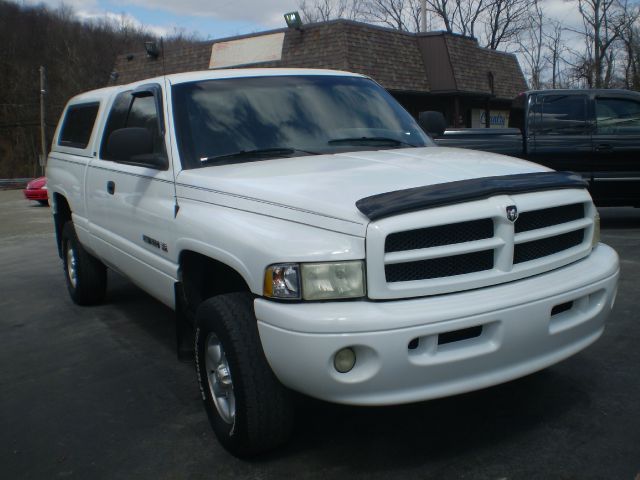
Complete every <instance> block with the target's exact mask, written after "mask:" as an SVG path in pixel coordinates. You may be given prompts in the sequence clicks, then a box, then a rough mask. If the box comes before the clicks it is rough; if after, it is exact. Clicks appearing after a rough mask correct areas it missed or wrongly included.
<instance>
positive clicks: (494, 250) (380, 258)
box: [367, 192, 594, 299]
mask: <svg viewBox="0 0 640 480" xmlns="http://www.w3.org/2000/svg"><path fill="white" fill-rule="evenodd" d="M531 195H536V193H533V194H528V195H527V197H526V198H523V199H522V200H521V201H520V199H519V198H518V197H514V198H513V200H512V201H513V204H515V205H517V206H518V208H519V209H520V210H521V211H520V216H519V218H518V219H517V220H516V221H515V222H511V221H509V219H508V218H507V214H506V211H505V206H506V205H508V204H507V203H505V200H504V198H502V197H496V198H491V199H487V200H483V201H482V202H480V201H479V202H470V203H469V204H467V205H465V206H464V207H461V205H452V206H445V207H439V208H437V209H434V211H433V213H431V212H429V211H425V212H413V213H411V214H406V215H404V214H403V215H398V216H396V217H389V218H385V219H382V220H378V221H376V222H374V223H375V225H373V226H372V228H370V229H369V231H368V233H367V271H368V281H369V285H368V292H369V296H370V297H371V298H373V299H392V298H411V297H419V296H424V295H437V294H442V293H449V292H456V291H464V290H468V289H475V288H481V287H485V286H489V285H495V284H499V283H503V282H509V281H514V280H519V279H522V278H526V277H527V276H529V275H534V274H537V273H541V272H545V271H548V270H552V269H556V268H559V267H561V266H563V265H567V264H569V263H571V262H573V261H576V260H578V259H580V258H582V257H584V256H586V255H588V253H589V251H590V244H591V242H590V239H591V233H592V231H593V227H592V225H593V221H592V219H593V214H594V212H593V207H592V206H591V204H590V202H589V199H588V197H587V196H586V194H584V195H581V194H575V192H573V193H571V194H569V193H567V195H566V197H569V198H571V199H570V200H569V201H568V202H565V204H564V205H562V202H556V203H551V201H550V199H549V198H548V194H547V193H540V194H539V198H540V203H539V204H538V205H540V207H541V208H539V209H538V210H532V208H535V207H532V206H533V205H536V204H537V202H538V200H537V199H536V198H533V197H532V196H531ZM566 197H565V198H566ZM556 198H562V195H561V194H558V195H557V196H556ZM578 199H579V200H580V201H579V200H578ZM545 202H546V203H545ZM519 203H520V204H519ZM488 214H489V215H491V217H489V218H487V215H488ZM459 216H461V217H459Z"/></svg>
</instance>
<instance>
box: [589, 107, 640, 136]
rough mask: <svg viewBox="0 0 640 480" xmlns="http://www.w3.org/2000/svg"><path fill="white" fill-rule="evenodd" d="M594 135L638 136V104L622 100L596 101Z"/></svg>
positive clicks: (639, 126) (639, 112) (639, 122)
mask: <svg viewBox="0 0 640 480" xmlns="http://www.w3.org/2000/svg"><path fill="white" fill-rule="evenodd" d="M596 133H597V134H600V135H638V134H640V102H636V101H634V100H629V99H624V98H597V99H596Z"/></svg>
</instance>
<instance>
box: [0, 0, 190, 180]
mask: <svg viewBox="0 0 640 480" xmlns="http://www.w3.org/2000/svg"><path fill="white" fill-rule="evenodd" d="M146 40H157V39H156V38H155V37H154V36H153V35H151V34H150V33H149V32H148V31H146V30H145V29H144V28H141V27H137V26H134V25H132V24H131V22H130V21H127V20H126V18H125V17H124V16H123V17H122V19H121V21H120V22H114V21H113V20H109V19H107V18H105V19H103V20H99V21H95V20H94V21H91V22H83V21H79V20H78V19H77V17H76V15H75V14H74V12H73V10H72V9H70V8H69V7H65V6H61V7H60V8H58V9H56V10H51V9H48V8H46V7H44V6H36V7H28V6H24V5H18V4H15V3H13V2H7V1H2V0H0V178H19V177H33V176H38V175H39V174H40V168H39V166H38V154H39V152H40V74H39V69H40V66H44V67H45V71H46V96H45V99H46V114H45V118H46V126H47V142H50V141H51V137H52V135H53V131H54V129H55V126H56V124H57V122H58V118H59V117H60V114H61V112H62V109H63V107H64V105H65V103H66V102H67V100H68V99H69V98H70V97H72V96H73V95H76V94H78V93H80V92H83V91H86V90H91V89H94V88H100V87H104V86H105V85H106V84H107V82H108V80H109V75H110V73H111V71H112V69H113V64H114V61H115V58H116V56H117V55H118V54H121V53H124V52H129V51H140V50H143V49H144V42H145V41H146ZM167 41H168V42H169V43H171V42H173V43H184V42H189V41H191V39H187V38H185V36H184V35H180V34H179V35H177V36H176V37H175V38H170V39H168V40H167Z"/></svg>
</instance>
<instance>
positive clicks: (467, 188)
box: [356, 172, 588, 220]
mask: <svg viewBox="0 0 640 480" xmlns="http://www.w3.org/2000/svg"><path fill="white" fill-rule="evenodd" d="M587 186H588V183H587V181H586V180H584V179H583V178H582V177H581V176H580V175H578V174H576V173H571V172H535V173H522V174H518V175H504V176H499V177H484V178H474V179H471V180H459V181H457V182H449V183H439V184H436V185H429V186H426V187H416V188H408V189H406V190H396V191H395V192H387V193H381V194H378V195H373V196H371V197H366V198H361V199H360V200H358V201H357V202H356V207H358V210H360V211H361V212H362V213H364V214H365V215H366V216H367V217H368V218H369V219H370V220H379V219H381V218H385V217H390V216H393V215H399V214H402V213H409V212H415V211H417V210H424V209H426V208H434V207H442V206H445V205H453V204H456V203H462V202H470V201H473V200H481V199H484V198H488V197H491V196H493V195H510V194H515V193H527V192H539V191H542V190H557V189H561V188H587Z"/></svg>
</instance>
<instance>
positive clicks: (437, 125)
mask: <svg viewBox="0 0 640 480" xmlns="http://www.w3.org/2000/svg"><path fill="white" fill-rule="evenodd" d="M418 123H419V124H420V127H422V129H423V130H424V131H425V132H427V133H428V134H429V135H431V136H432V137H440V136H441V135H443V134H444V131H445V130H446V129H447V121H446V120H445V118H444V115H443V114H442V113H440V112H433V111H428V112H420V113H419V114H418Z"/></svg>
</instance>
